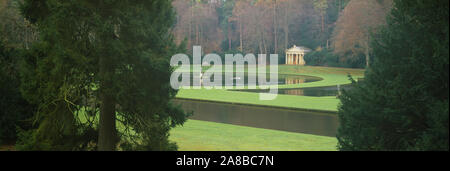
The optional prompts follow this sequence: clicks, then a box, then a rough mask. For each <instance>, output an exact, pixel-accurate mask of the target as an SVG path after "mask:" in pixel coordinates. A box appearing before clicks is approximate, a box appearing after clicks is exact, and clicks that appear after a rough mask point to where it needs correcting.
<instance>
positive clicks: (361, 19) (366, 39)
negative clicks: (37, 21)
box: [333, 0, 392, 67]
mask: <svg viewBox="0 0 450 171" xmlns="http://www.w3.org/2000/svg"><path fill="white" fill-rule="evenodd" d="M391 5H392V1H391V0H383V1H374V0H351V1H350V2H349V4H348V5H347V6H346V7H345V9H344V11H343V12H342V13H341V16H340V17H339V19H338V21H337V24H336V29H335V30H334V33H333V46H334V52H335V54H338V55H340V56H342V58H341V60H343V61H358V60H359V59H358V57H359V56H361V55H360V54H364V56H365V57H366V67H368V66H369V64H370V51H371V48H370V36H371V34H372V33H374V32H376V31H377V29H378V28H379V27H380V26H382V25H383V24H385V23H386V20H385V18H386V15H387V14H388V12H389V10H390V9H391ZM347 63H350V62H347Z"/></svg>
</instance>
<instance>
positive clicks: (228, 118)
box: [174, 99, 339, 137]
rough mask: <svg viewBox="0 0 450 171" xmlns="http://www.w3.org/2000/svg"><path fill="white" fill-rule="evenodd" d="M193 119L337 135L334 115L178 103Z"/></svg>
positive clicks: (202, 103) (336, 120)
mask: <svg viewBox="0 0 450 171" xmlns="http://www.w3.org/2000/svg"><path fill="white" fill-rule="evenodd" d="M174 103H175V104H179V105H181V107H182V108H183V110H185V111H193V112H194V115H193V116H191V117H190V119H194V120H202V121H210V122H218V123H225V124H233V125H240V126H249V127H256V128H264V129H273V130H280V131H288V132H295V133H305V134H314V135H321V136H332V137H334V136H335V135H336V132H337V129H338V126H339V124H338V117H337V114H336V113H334V112H326V111H308V110H293V109H282V108H274V107H261V106H251V105H240V104H228V103H220V102H206V101H197V100H185V99H175V100H174Z"/></svg>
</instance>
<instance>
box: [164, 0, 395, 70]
mask: <svg viewBox="0 0 450 171" xmlns="http://www.w3.org/2000/svg"><path fill="white" fill-rule="evenodd" d="M173 5H174V7H175V8H176V10H177V11H176V12H177V22H176V24H175V27H174V28H173V33H174V35H175V38H176V40H177V42H178V43H185V44H186V45H187V46H186V47H188V48H187V50H188V52H192V46H194V45H201V46H202V48H203V50H204V51H205V53H210V52H215V53H219V54H222V53H238V52H242V53H261V54H270V53H277V54H280V56H283V55H284V54H285V50H286V49H287V48H289V47H292V46H293V45H297V46H306V47H308V48H310V49H314V50H315V51H316V53H311V54H310V55H308V57H307V59H306V60H307V63H308V64H310V65H324V66H326V65H328V66H344V67H365V66H366V65H368V64H369V63H368V62H367V60H366V59H369V56H370V52H371V48H370V46H369V43H368V42H369V41H370V36H371V34H372V33H375V31H376V30H377V29H378V28H379V27H380V26H381V25H383V24H384V23H385V18H386V14H387V13H388V12H389V11H390V8H391V6H392V0H376V1H374V0H189V1H186V0H174V1H173ZM279 62H280V63H284V58H282V57H281V58H280V61H279Z"/></svg>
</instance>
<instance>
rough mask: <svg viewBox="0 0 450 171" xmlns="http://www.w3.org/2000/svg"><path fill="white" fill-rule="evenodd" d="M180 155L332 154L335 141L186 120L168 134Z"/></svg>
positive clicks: (333, 139) (328, 138)
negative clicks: (277, 152)
mask: <svg viewBox="0 0 450 171" xmlns="http://www.w3.org/2000/svg"><path fill="white" fill-rule="evenodd" d="M170 133H171V136H170V140H172V141H175V142H177V144H178V146H179V150H180V151H335V150H336V145H337V140H336V138H334V137H324V136H315V135H308V134H299V133H290V132H284V131H276V130H269V129H260V128H251V127H243V126H235V125H229V124H221V123H214V122H205V121H197V120H189V121H187V122H186V123H185V125H184V126H183V127H177V128H175V129H172V130H171V132H170Z"/></svg>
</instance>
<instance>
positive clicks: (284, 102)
mask: <svg viewBox="0 0 450 171" xmlns="http://www.w3.org/2000/svg"><path fill="white" fill-rule="evenodd" d="M223 72H229V71H227V70H225V69H223ZM278 72H279V74H290V75H308V76H315V77H320V78H322V79H323V80H321V81H317V82H311V83H303V84H294V85H280V86H279V87H278V88H279V89H283V88H306V87H324V86H334V85H338V84H340V85H344V84H349V83H350V80H349V78H348V75H351V76H352V77H353V78H355V79H356V78H362V77H363V76H364V70H362V69H348V68H331V67H312V66H291V65H280V66H279V71H278ZM177 98H184V99H196V100H208V101H218V102H228V103H241V104H253V105H263V106H277V107H288V108H299V109H313V110H326V111H337V106H338V104H339V100H338V99H337V98H336V97H306V96H291V95H278V97H277V98H276V99H275V100H271V101H261V100H259V94H258V93H250V92H236V91H227V90H224V89H212V90H206V89H181V90H180V91H179V92H178V94H177Z"/></svg>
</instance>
